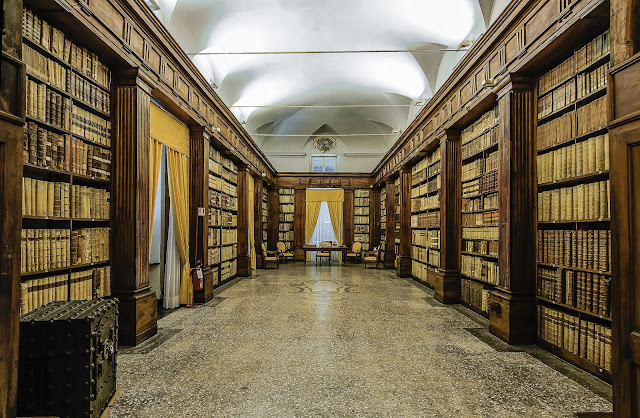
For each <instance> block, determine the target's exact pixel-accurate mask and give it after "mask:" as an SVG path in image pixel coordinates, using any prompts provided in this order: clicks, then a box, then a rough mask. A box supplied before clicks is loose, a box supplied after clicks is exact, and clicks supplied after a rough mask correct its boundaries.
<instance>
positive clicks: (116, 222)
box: [111, 70, 158, 345]
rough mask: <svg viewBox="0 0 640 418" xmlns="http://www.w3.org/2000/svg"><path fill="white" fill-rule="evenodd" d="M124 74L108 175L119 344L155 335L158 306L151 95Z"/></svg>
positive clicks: (118, 83)
mask: <svg viewBox="0 0 640 418" xmlns="http://www.w3.org/2000/svg"><path fill="white" fill-rule="evenodd" d="M150 91H151V89H150V87H149V86H148V85H147V84H146V83H145V82H143V81H142V80H141V79H140V78H139V77H138V72H137V70H128V71H124V72H122V73H120V74H117V75H115V77H114V95H113V125H114V126H113V133H112V135H113V140H112V148H113V150H112V174H111V219H112V223H111V243H112V244H111V256H112V260H113V261H112V263H111V288H112V294H113V296H115V297H117V298H118V299H119V300H120V307H119V309H120V317H119V325H120V343H121V344H122V345H136V344H138V343H140V342H142V341H144V340H145V339H147V338H148V337H150V336H152V335H154V334H156V332H157V330H158V326H157V312H156V311H157V302H156V295H155V292H154V291H153V290H152V289H151V287H150V286H149V222H150V219H149V192H148V190H149V138H150V136H149V106H150V105H149V94H150Z"/></svg>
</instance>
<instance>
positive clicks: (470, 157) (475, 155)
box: [462, 142, 498, 165]
mask: <svg viewBox="0 0 640 418" xmlns="http://www.w3.org/2000/svg"><path fill="white" fill-rule="evenodd" d="M494 148H495V149H496V150H497V149H498V142H495V143H493V144H491V145H489V146H488V147H486V148H483V149H481V150H479V151H477V152H474V153H473V154H471V155H468V156H466V157H464V158H463V159H462V165H465V164H466V163H468V162H471V161H473V160H475V159H477V158H479V157H480V156H482V155H484V154H485V153H487V152H490V151H495V150H494Z"/></svg>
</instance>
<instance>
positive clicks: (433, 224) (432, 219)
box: [411, 211, 440, 228]
mask: <svg viewBox="0 0 640 418" xmlns="http://www.w3.org/2000/svg"><path fill="white" fill-rule="evenodd" d="M411 228H440V211H433V212H425V213H418V214H413V215H411Z"/></svg>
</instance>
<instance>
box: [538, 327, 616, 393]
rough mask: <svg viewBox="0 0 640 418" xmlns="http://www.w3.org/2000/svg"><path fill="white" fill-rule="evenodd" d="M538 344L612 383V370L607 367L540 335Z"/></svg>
mask: <svg viewBox="0 0 640 418" xmlns="http://www.w3.org/2000/svg"><path fill="white" fill-rule="evenodd" d="M538 345H539V346H540V347H542V348H544V349H545V350H547V351H549V352H551V353H552V354H554V355H556V356H557V357H560V358H561V359H563V360H565V361H567V362H569V363H571V364H573V365H575V366H577V367H579V368H581V369H583V370H585V371H587V372H589V373H591V374H593V375H594V376H596V377H599V378H600V379H602V380H604V381H605V382H608V383H611V377H612V375H611V372H608V371H606V370H605V369H603V368H601V367H599V366H597V365H595V364H593V363H591V362H589V361H587V360H586V359H584V358H582V357H580V356H577V355H575V354H573V353H571V352H569V351H567V350H565V349H563V348H560V347H558V346H555V345H553V344H551V343H549V342H547V341H545V340H543V339H542V338H540V337H538ZM612 350H613V348H612Z"/></svg>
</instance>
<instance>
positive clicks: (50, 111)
mask: <svg viewBox="0 0 640 418" xmlns="http://www.w3.org/2000/svg"><path fill="white" fill-rule="evenodd" d="M26 114H27V116H29V117H31V118H34V119H37V120H39V121H41V122H45V123H48V124H50V125H53V126H56V127H58V128H60V129H64V130H66V131H68V130H69V129H70V128H71V99H69V98H68V97H63V96H62V95H61V94H60V93H57V92H56V91H55V90H52V89H51V88H50V87H48V86H47V85H46V84H44V83H38V82H36V81H34V80H31V79H29V80H27V92H26Z"/></svg>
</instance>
